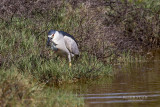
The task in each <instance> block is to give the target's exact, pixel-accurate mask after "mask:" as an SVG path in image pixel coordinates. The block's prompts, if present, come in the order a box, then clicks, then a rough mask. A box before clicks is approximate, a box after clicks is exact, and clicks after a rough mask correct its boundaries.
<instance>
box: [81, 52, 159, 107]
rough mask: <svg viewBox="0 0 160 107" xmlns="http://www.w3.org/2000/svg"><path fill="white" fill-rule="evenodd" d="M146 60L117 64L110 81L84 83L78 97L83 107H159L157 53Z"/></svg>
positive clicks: (151, 54) (149, 54) (152, 53)
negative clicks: (80, 98)
mask: <svg viewBox="0 0 160 107" xmlns="http://www.w3.org/2000/svg"><path fill="white" fill-rule="evenodd" d="M147 57H148V60H147V61H140V62H134V63H133V62H132V63H129V64H127V65H119V66H118V67H116V69H115V72H116V73H115V75H114V76H113V77H112V78H111V79H104V80H102V81H97V82H94V83H91V84H87V85H86V86H85V89H83V86H82V87H81V88H82V90H84V91H83V92H81V94H79V96H80V97H83V98H84V99H85V106H86V107H124V106H125V107H131V106H138V107H150V106H152V107H160V51H154V52H151V53H148V56H147Z"/></svg>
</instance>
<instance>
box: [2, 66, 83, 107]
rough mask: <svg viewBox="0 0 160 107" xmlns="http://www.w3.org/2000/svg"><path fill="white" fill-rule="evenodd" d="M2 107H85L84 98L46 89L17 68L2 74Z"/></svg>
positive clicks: (63, 91) (53, 89)
mask: <svg viewBox="0 0 160 107" xmlns="http://www.w3.org/2000/svg"><path fill="white" fill-rule="evenodd" d="M0 86H3V87H0V101H1V102H0V104H1V106H37V107H44V106H47V107H53V106H56V107H66V106H68V107H75V106H78V107H79V106H83V104H84V102H83V99H82V98H77V97H76V94H73V93H72V92H67V91H66V90H57V89H55V88H54V87H51V88H50V87H46V86H45V84H43V83H40V82H38V81H36V80H34V78H33V76H32V75H31V74H29V73H25V74H24V73H23V74H22V73H19V72H18V70H17V69H16V68H15V67H11V69H10V70H7V71H2V70H1V72H0Z"/></svg>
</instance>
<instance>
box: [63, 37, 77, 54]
mask: <svg viewBox="0 0 160 107" xmlns="http://www.w3.org/2000/svg"><path fill="white" fill-rule="evenodd" d="M64 42H65V45H66V48H67V49H68V50H69V51H70V53H72V54H74V55H79V49H78V46H77V43H76V42H75V41H74V40H73V39H72V38H70V37H68V36H64Z"/></svg>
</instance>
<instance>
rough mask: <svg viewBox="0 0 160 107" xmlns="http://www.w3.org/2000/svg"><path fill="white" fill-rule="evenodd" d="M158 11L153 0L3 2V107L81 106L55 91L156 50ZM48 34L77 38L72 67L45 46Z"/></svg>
mask: <svg viewBox="0 0 160 107" xmlns="http://www.w3.org/2000/svg"><path fill="white" fill-rule="evenodd" d="M151 1H152V2H151ZM159 7H160V6H159V2H158V1H154V0H144V1H140V0H136V1H134V0H133V1H132V0H99V1H95V0H93V1H88V0H79V1H76V0H68V1H64V0H54V1H50V0H39V1H38V0H12V1H11V0H2V2H1V3H0V105H2V106H10V105H20V106H22V105H31V106H35V105H36V106H37V105H40V106H46V105H47V106H68V107H71V106H74V107H75V106H83V104H84V101H83V99H81V98H77V97H76V95H75V93H74V94H73V93H72V92H67V90H61V89H59V88H57V87H60V86H61V85H63V84H71V83H75V82H80V81H88V80H91V81H92V80H97V79H99V78H101V77H103V76H111V75H112V65H113V64H114V63H115V62H117V61H120V60H117V59H120V58H124V59H125V58H126V57H123V56H125V55H126V52H127V53H129V52H130V53H131V54H132V53H134V52H144V50H145V52H146V51H148V50H150V49H152V48H158V47H159V46H160V44H159V43H160V41H159V40H160V35H159V34H160V30H159V29H160V28H159V25H160V16H159V15H160V14H159V12H160V8H159ZM137 13H139V14H137ZM50 29H55V30H62V31H65V32H68V33H69V34H71V35H73V36H74V37H75V38H76V39H77V41H78V47H79V49H80V51H81V55H80V58H79V59H78V60H77V61H74V62H73V66H72V68H69V67H68V61H67V60H66V59H64V58H61V57H57V55H56V54H55V53H54V52H53V51H51V50H50V49H48V48H47V47H46V40H47V32H48V31H49V30H50ZM123 53H124V54H123ZM131 54H129V55H131ZM127 55H128V54H127ZM129 55H128V56H127V58H128V59H130V58H129ZM121 61H122V59H121ZM53 96H54V97H53Z"/></svg>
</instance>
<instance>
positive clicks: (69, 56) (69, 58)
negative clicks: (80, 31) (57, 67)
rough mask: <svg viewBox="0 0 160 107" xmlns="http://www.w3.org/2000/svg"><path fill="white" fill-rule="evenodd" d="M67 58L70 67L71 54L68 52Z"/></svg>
mask: <svg viewBox="0 0 160 107" xmlns="http://www.w3.org/2000/svg"><path fill="white" fill-rule="evenodd" d="M68 60H69V67H71V66H72V63H71V54H70V53H69V54H68Z"/></svg>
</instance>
